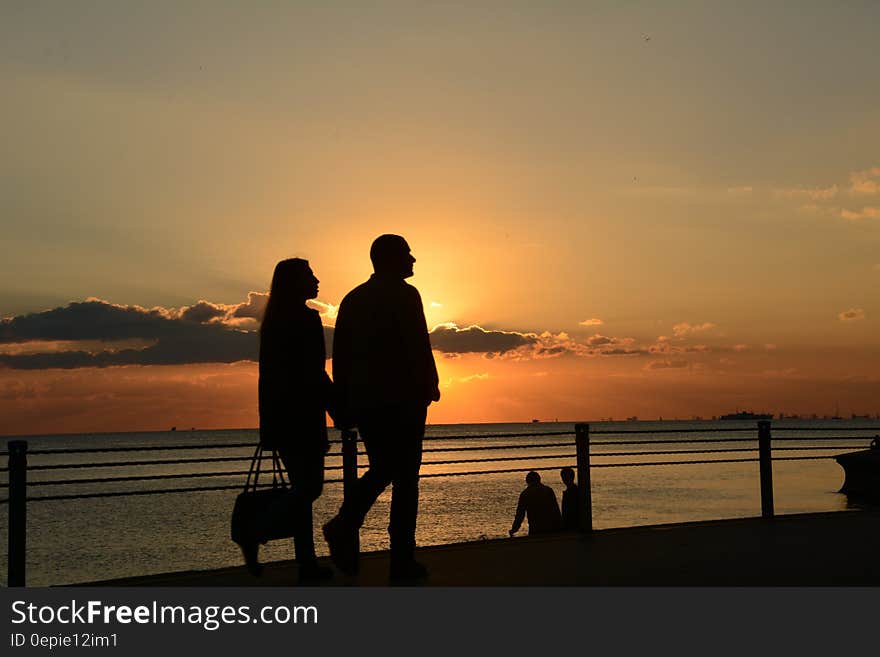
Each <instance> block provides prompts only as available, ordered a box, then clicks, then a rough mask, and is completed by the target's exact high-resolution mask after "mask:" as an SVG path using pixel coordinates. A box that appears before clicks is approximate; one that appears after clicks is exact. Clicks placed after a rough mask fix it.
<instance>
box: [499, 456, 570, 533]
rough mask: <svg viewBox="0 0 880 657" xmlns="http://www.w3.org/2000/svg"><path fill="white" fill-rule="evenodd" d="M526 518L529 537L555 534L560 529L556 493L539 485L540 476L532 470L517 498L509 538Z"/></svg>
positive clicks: (560, 521)
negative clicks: (548, 533)
mask: <svg viewBox="0 0 880 657" xmlns="http://www.w3.org/2000/svg"><path fill="white" fill-rule="evenodd" d="M526 516H528V518H529V536H531V535H533V534H543V533H547V532H556V531H559V530H560V529H561V528H562V514H560V513H559V503H558V502H557V501H556V493H554V492H553V489H552V488H550V487H549V486H545V485H544V484H542V483H541V475H539V474H538V473H537V472H535V471H534V470H532V471H531V472H529V473H528V474H527V475H526V489H525V490H524V491H523V492H522V493H520V496H519V504H517V506H516V515H515V516H514V518H513V527H511V528H510V535H511V536H513V535H514V534H516V532H517V531H518V530H519V528H520V526H521V525H522V522H523V519H524V518H525V517H526Z"/></svg>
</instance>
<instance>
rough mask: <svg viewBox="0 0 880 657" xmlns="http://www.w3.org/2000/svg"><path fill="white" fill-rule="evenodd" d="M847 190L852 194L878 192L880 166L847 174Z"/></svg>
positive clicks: (879, 189)
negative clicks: (848, 185) (848, 184)
mask: <svg viewBox="0 0 880 657" xmlns="http://www.w3.org/2000/svg"><path fill="white" fill-rule="evenodd" d="M849 182H850V187H849V191H850V192H852V193H853V194H880V167H871V168H870V169H865V170H864V171H854V172H853V173H851V174H849Z"/></svg>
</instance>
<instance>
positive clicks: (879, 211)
mask: <svg viewBox="0 0 880 657" xmlns="http://www.w3.org/2000/svg"><path fill="white" fill-rule="evenodd" d="M840 216H841V218H843V219H847V220H849V221H858V220H859V219H880V207H870V206H868V207H863V208H862V209H861V210H860V211H859V210H847V209H846V208H844V209H842V210H841V211H840Z"/></svg>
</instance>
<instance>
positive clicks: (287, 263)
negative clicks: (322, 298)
mask: <svg viewBox="0 0 880 657" xmlns="http://www.w3.org/2000/svg"><path fill="white" fill-rule="evenodd" d="M318 283H319V281H318V278H317V277H316V276H315V274H314V273H313V272H312V268H311V267H310V266H309V261H308V260H303V259H302V258H288V259H287V260H282V261H281V262H279V263H278V264H277V265H275V272H274V273H273V274H272V287H271V288H270V290H269V301H268V302H267V303H266V312H265V314H264V315H263V324H262V326H263V327H265V326H266V324H267V322H268V323H270V324H271V323H272V322H273V321H274V318H275V316H276V315H277V314H278V313H279V312H282V311H283V309H285V308H290V307H292V306H297V305H301V304H303V303H305V302H306V300H308V299H314V298H315V297H317V296H318Z"/></svg>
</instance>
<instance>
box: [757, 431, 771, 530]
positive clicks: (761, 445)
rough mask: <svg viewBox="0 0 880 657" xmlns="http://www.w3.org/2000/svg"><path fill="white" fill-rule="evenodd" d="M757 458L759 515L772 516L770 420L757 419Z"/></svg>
mask: <svg viewBox="0 0 880 657" xmlns="http://www.w3.org/2000/svg"><path fill="white" fill-rule="evenodd" d="M758 460H759V461H760V464H761V516H762V517H764V518H772V517H773V457H772V454H771V449H770V420H759V421H758Z"/></svg>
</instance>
